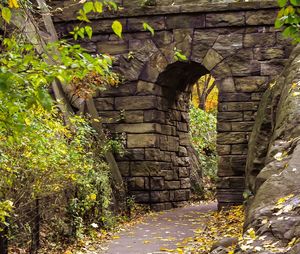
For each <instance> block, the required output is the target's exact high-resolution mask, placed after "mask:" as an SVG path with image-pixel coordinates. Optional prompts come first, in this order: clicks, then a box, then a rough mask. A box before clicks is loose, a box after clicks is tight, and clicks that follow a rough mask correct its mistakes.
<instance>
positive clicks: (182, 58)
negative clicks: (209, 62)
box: [174, 48, 188, 62]
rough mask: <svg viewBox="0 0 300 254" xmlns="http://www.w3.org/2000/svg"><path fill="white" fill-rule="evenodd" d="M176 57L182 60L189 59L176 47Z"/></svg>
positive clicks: (177, 59)
mask: <svg viewBox="0 0 300 254" xmlns="http://www.w3.org/2000/svg"><path fill="white" fill-rule="evenodd" d="M174 58H175V60H176V61H180V62H186V61H188V58H187V57H186V55H184V54H182V52H181V51H180V50H177V49H176V48H175V49H174Z"/></svg>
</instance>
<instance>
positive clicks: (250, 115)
mask: <svg viewBox="0 0 300 254" xmlns="http://www.w3.org/2000/svg"><path fill="white" fill-rule="evenodd" d="M255 117H256V112H253V111H245V112H244V121H255Z"/></svg>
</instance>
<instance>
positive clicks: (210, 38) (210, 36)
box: [191, 30, 219, 63]
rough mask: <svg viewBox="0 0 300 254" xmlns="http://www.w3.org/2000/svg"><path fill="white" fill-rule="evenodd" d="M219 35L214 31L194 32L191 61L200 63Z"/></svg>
mask: <svg viewBox="0 0 300 254" xmlns="http://www.w3.org/2000/svg"><path fill="white" fill-rule="evenodd" d="M218 35H219V33H217V32H214V31H205V30H195V32H194V40H193V47H192V56H191V58H192V60H193V61H196V62H200V63H201V62H202V60H203V58H204V57H205V55H206V53H207V51H208V50H209V49H210V48H212V46H213V44H214V42H215V41H216V39H217V37H218Z"/></svg>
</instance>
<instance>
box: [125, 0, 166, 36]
mask: <svg viewBox="0 0 300 254" xmlns="http://www.w3.org/2000/svg"><path fill="white" fill-rule="evenodd" d="M138 5H140V2H139V3H138ZM144 22H146V23H148V24H149V25H150V26H151V27H152V28H153V29H154V30H155V31H159V30H165V28H166V24H165V18H164V17H163V16H151V17H143V18H130V19H128V22H127V28H128V31H129V32H135V31H143V30H144V29H143V23H144Z"/></svg>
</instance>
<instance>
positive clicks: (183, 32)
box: [173, 28, 194, 58]
mask: <svg viewBox="0 0 300 254" xmlns="http://www.w3.org/2000/svg"><path fill="white" fill-rule="evenodd" d="M193 32H194V29H193V28H192V29H190V28H187V29H174V30H173V33H174V41H175V47H176V48H177V50H180V51H181V53H182V54H184V55H185V56H186V57H187V58H189V57H190V54H191V47H192V40H193Z"/></svg>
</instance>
